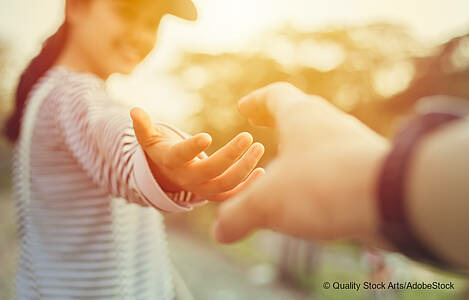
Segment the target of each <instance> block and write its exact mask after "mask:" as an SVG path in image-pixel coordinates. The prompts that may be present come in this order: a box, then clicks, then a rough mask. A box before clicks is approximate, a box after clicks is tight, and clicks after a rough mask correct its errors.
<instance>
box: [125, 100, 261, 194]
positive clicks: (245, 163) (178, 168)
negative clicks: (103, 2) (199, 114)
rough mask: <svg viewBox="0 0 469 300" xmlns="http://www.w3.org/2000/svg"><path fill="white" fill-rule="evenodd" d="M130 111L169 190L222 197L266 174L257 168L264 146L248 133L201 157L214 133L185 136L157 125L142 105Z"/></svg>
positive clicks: (139, 137)
mask: <svg viewBox="0 0 469 300" xmlns="http://www.w3.org/2000/svg"><path fill="white" fill-rule="evenodd" d="M130 114H131V117H132V120H133V124H134V130H135V135H136V137H137V140H138V142H139V144H140V145H141V146H142V148H143V150H144V152H145V154H146V155H147V158H148V161H149V163H150V167H151V169H152V172H153V175H154V176H155V179H156V180H157V182H158V184H160V186H161V187H162V188H163V190H165V191H168V192H175V191H181V190H186V191H189V192H192V193H193V194H195V195H197V196H198V198H199V199H200V198H202V199H206V200H210V201H222V200H225V199H227V198H229V197H232V196H233V195H235V194H236V193H238V192H239V191H241V190H242V189H243V188H245V187H246V186H247V185H248V184H249V183H250V182H252V181H253V180H254V179H255V178H257V177H258V176H260V175H263V174H264V170H263V169H261V168H259V169H256V170H254V168H255V167H256V165H257V163H258V162H259V160H260V159H261V157H262V155H263V154H264V147H263V146H262V144H259V143H254V144H253V145H251V144H252V137H251V135H250V134H248V133H241V134H239V135H238V136H236V137H235V138H234V139H232V140H231V141H230V142H229V143H227V144H226V145H225V146H224V147H222V148H221V149H219V150H218V151H217V152H215V153H214V154H213V155H211V156H210V157H208V158H204V159H200V158H199V157H198V155H199V154H201V153H202V152H203V151H204V150H206V149H207V148H208V147H209V146H210V144H211V137H210V135H208V134H206V133H201V134H197V135H195V136H192V137H190V138H188V139H186V140H183V139H182V138H181V137H180V136H178V135H177V134H175V133H174V132H172V131H171V130H169V129H168V128H165V127H164V126H156V125H154V124H153V123H152V121H151V119H150V116H149V115H148V114H147V113H146V112H145V111H144V110H142V109H140V108H133V109H132V110H131V113H130ZM243 154H244V155H243ZM253 170H254V171H253Z"/></svg>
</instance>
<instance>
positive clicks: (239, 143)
mask: <svg viewBox="0 0 469 300" xmlns="http://www.w3.org/2000/svg"><path fill="white" fill-rule="evenodd" d="M251 143H252V136H251V135H250V134H249V133H247V132H243V133H240V134H238V135H237V136H236V137H235V138H234V139H232V140H231V141H230V142H228V144H226V145H225V146H223V147H222V148H221V149H219V150H218V151H217V152H215V153H214V154H212V155H211V156H210V157H208V158H206V159H203V160H201V161H198V162H196V163H195V164H194V168H193V171H194V172H195V173H196V174H201V176H200V179H201V182H205V181H208V180H210V179H212V178H214V177H216V176H218V175H221V174H222V173H223V172H225V170H226V169H228V168H229V167H230V166H231V165H232V164H233V163H234V162H235V161H236V160H237V159H238V158H239V157H240V156H241V155H242V154H243V153H244V151H246V150H247V149H248V147H249V146H250V145H251Z"/></svg>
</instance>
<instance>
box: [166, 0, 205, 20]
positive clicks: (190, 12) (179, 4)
mask: <svg viewBox="0 0 469 300" xmlns="http://www.w3.org/2000/svg"><path fill="white" fill-rule="evenodd" d="M157 1H158V0H157ZM167 1H168V3H167V5H168V13H169V14H172V15H175V16H176V17H179V18H182V19H185V20H189V21H195V20H197V8H196V7H195V5H194V3H193V2H192V1H191V0H167Z"/></svg>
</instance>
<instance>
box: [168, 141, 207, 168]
mask: <svg viewBox="0 0 469 300" xmlns="http://www.w3.org/2000/svg"><path fill="white" fill-rule="evenodd" d="M211 143H212V138H211V137H210V135H208V134H207V133H200V134H197V135H195V136H193V137H190V138H188V139H186V140H183V141H181V142H179V143H177V144H174V145H173V146H172V147H171V151H170V153H169V155H168V158H167V161H166V163H167V164H169V165H171V166H181V165H184V164H186V163H187V162H189V161H191V160H192V159H194V158H195V157H196V156H197V155H199V154H200V153H201V152H202V151H204V150H206V149H207V148H208V146H210V144H211Z"/></svg>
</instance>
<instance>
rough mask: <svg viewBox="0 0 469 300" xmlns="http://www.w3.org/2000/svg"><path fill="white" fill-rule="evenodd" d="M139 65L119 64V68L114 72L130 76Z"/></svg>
mask: <svg viewBox="0 0 469 300" xmlns="http://www.w3.org/2000/svg"><path fill="white" fill-rule="evenodd" d="M137 65H138V64H130V63H121V64H119V67H118V68H115V70H114V72H115V73H119V74H123V75H129V74H130V73H132V71H133V70H134V69H135V67H136V66H137Z"/></svg>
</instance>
